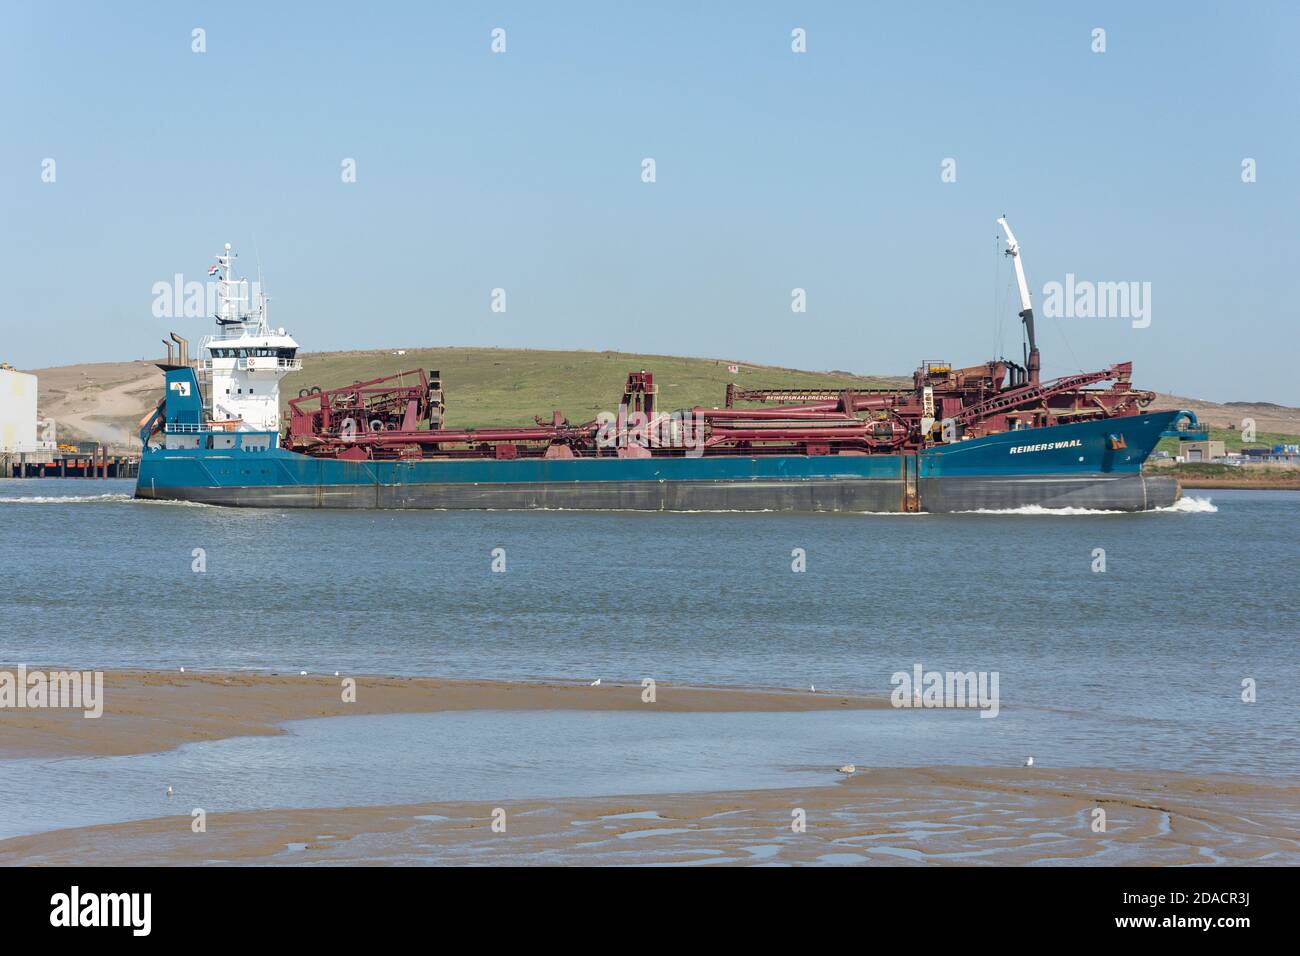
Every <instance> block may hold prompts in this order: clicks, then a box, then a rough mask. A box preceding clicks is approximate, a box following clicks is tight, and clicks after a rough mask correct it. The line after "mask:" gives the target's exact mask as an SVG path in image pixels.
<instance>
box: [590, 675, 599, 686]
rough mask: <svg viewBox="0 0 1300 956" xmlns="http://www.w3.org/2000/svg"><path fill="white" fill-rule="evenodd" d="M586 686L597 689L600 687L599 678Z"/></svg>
mask: <svg viewBox="0 0 1300 956" xmlns="http://www.w3.org/2000/svg"><path fill="white" fill-rule="evenodd" d="M588 686H589V687H599V686H600V678H599V677H597V678H596V679H595V680H594V681H592V682H591V683H590V684H589V685H588Z"/></svg>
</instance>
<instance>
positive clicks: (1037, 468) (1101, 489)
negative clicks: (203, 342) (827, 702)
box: [136, 412, 1180, 511]
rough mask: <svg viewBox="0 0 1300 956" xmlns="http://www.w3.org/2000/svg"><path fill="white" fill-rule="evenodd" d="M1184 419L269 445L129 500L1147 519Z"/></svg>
mask: <svg viewBox="0 0 1300 956" xmlns="http://www.w3.org/2000/svg"><path fill="white" fill-rule="evenodd" d="M1179 414H1180V413H1179V412H1154V413H1150V414H1143V415H1136V416H1132V417H1127V418H1113V419H1109V420H1102V421H1093V422H1082V423H1079V424H1073V425H1057V426H1053V427H1050V428H1037V429H1028V430H1022V431H1016V432H1008V433H1004V434H999V435H992V436H989V437H986V438H976V439H971V440H969V441H963V442H957V443H954V444H951V445H943V446H938V447H935V448H931V449H927V450H925V451H923V452H921V453H920V454H919V455H815V456H805V455H781V456H760V457H753V458H747V457H740V456H717V457H711V456H710V457H701V458H597V459H591V458H588V459H542V458H525V459H516V460H513V461H497V460H495V459H425V460H418V461H383V462H370V461H363V462H350V461H338V460H334V459H321V458H312V457H309V456H306V455H300V454H297V453H294V452H290V451H286V450H284V449H282V448H279V447H275V443H274V442H271V444H270V447H254V449H253V450H245V449H244V448H239V447H236V448H230V449H212V448H188V449H187V448H173V449H166V448H163V449H146V450H145V452H144V453H143V455H142V458H141V463H140V475H139V479H138V482H137V486H136V494H137V496H138V497H142V498H180V499H193V500H200V501H209V502H212V503H216V504H235V505H261V506H270V507H432V508H437V507H448V508H489V507H503V508H510V507H525V508H533V507H573V508H580V509H588V508H591V509H600V508H607V507H615V508H623V507H627V508H633V509H646V510H693V509H694V508H697V507H700V508H713V507H717V508H726V509H730V508H733V507H734V508H737V509H739V510H783V511H784V510H814V511H840V510H880V511H900V510H908V508H909V507H910V506H909V505H908V503H907V502H908V498H909V494H910V496H911V497H912V498H913V499H916V498H919V508H920V510H923V511H924V510H945V511H952V510H966V509H965V508H964V507H963V506H964V505H968V504H970V505H974V506H975V507H986V506H997V507H1018V506H1020V505H1023V504H1042V503H1058V502H1065V503H1069V504H1076V503H1077V504H1081V505H1082V506H1091V507H1109V506H1114V507H1119V508H1123V509H1124V510H1142V509H1143V508H1147V507H1156V506H1159V505H1161V504H1167V503H1172V498H1173V497H1177V487H1176V483H1172V489H1173V491H1172V497H1171V496H1170V491H1169V489H1170V483H1171V482H1172V480H1171V479H1144V478H1142V477H1141V476H1140V470H1141V466H1142V463H1143V462H1144V461H1145V460H1146V458H1147V456H1148V455H1149V454H1150V452H1151V450H1152V449H1153V448H1154V447H1155V445H1156V442H1157V441H1159V439H1160V436H1161V433H1162V432H1163V431H1165V430H1166V429H1167V428H1170V427H1172V423H1173V422H1174V421H1175V420H1176V418H1177V417H1178V415H1179ZM205 436H206V433H201V434H200V436H199V441H200V442H204V441H206V440H207V439H206V437H205ZM1114 438H1118V439H1119V441H1115V440H1114ZM1116 444H1118V445H1120V446H1121V447H1119V448H1114V447H1112V446H1113V445H1116ZM1160 481H1163V482H1165V483H1166V484H1165V485H1162V486H1160V487H1161V488H1162V489H1163V490H1161V491H1159V492H1158V493H1155V494H1154V496H1153V494H1152V492H1151V488H1154V487H1156V486H1155V485H1153V484H1152V482H1160ZM963 489H969V490H968V491H967V490H963ZM976 489H977V490H976ZM1062 496H1064V497H1062ZM1166 499H1168V500H1166ZM939 502H942V503H943V507H941V508H939V509H932V508H931V507H929V506H928V505H929V504H931V503H936V504H937V503H939ZM1153 502H1154V503H1153ZM913 506H915V505H913Z"/></svg>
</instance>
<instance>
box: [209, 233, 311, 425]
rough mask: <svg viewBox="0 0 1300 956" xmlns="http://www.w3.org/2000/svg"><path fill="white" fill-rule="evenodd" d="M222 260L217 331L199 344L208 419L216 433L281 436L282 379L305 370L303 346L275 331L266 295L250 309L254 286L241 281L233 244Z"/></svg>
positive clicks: (228, 244)
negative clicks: (218, 430) (300, 353)
mask: <svg viewBox="0 0 1300 956" xmlns="http://www.w3.org/2000/svg"><path fill="white" fill-rule="evenodd" d="M216 258H217V270H218V271H217V315H216V321H217V331H216V333H214V334H213V335H209V336H207V337H205V338H204V339H203V340H202V341H201V342H200V343H199V366H198V372H199V376H200V379H201V380H202V381H203V382H204V383H205V384H206V385H207V386H208V389H207V390H208V415H209V416H210V418H211V420H212V424H213V426H214V427H218V428H221V427H224V428H225V429H227V430H229V431H279V429H280V379H282V378H284V377H285V376H286V375H288V374H289V373H290V372H294V371H297V370H298V369H300V368H302V359H300V358H298V343H297V342H295V341H294V340H293V337H292V336H291V335H288V334H287V333H286V332H285V331H284V329H273V328H271V326H270V324H269V323H268V320H267V296H266V295H265V294H263V293H262V291H261V290H260V289H258V290H257V292H256V299H257V302H256V304H255V305H254V306H253V307H252V308H251V309H250V307H249V306H250V294H249V284H248V280H247V279H242V278H240V279H237V278H235V273H234V259H235V254H234V253H233V252H231V251H230V243H226V250H225V254H224V255H219V256H217V257H216Z"/></svg>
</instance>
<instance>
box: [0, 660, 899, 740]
mask: <svg viewBox="0 0 1300 956" xmlns="http://www.w3.org/2000/svg"><path fill="white" fill-rule="evenodd" d="M16 669H17V668H16V665H0V670H9V671H16ZM47 669H48V670H57V669H58V668H47ZM348 677H352V678H353V679H354V680H355V681H356V700H355V701H354V702H351V703H345V702H344V700H343V687H342V682H343V681H344V679H346V678H348ZM643 693H644V691H643V688H642V687H641V685H640V684H619V683H608V682H604V681H602V682H601V684H600V686H597V687H592V686H589V685H588V684H587V683H585V682H584V683H579V682H568V683H561V682H543V681H537V682H526V681H487V680H484V681H473V680H443V679H438V678H425V677H374V676H364V675H346V674H340V676H338V677H334V676H333V675H330V676H324V675H319V674H317V675H312V674H309V675H306V676H301V675H297V674H293V675H290V674H265V673H248V672H234V673H206V672H205V673H194V672H189V673H184V674H181V673H164V672H161V671H137V670H122V671H107V672H105V673H104V697H105V704H104V713H103V716H101V717H99V718H96V719H87V718H85V717H83V716H82V712H81V711H80V710H59V709H43V710H28V709H21V710H19V709H0V757H5V756H9V757H15V756H71V755H86V756H94V755H109V754H139V753H156V752H158V751H162V750H169V749H171V748H173V747H179V746H181V745H182V744H186V743H193V742H196V741H201V740H219V739H222V738H226V737H235V736H248V735H263V734H279V733H283V732H284V731H283V729H282V728H281V727H280V724H282V723H283V722H284V721H288V720H303V719H306V718H310V717H339V716H348V715H362V714H404V713H405V714H421V713H435V712H438V711H451V710H510V711H515V710H519V711H526V710H534V711H535V710H590V711H608V710H640V709H648V708H654V709H655V710H656V711H660V712H665V713H743V712H757V711H762V712H765V713H785V712H790V713H795V712H804V711H811V710H831V709H836V708H845V709H853V708H876V707H888V706H889V701H888V700H887V699H884V698H870V697H861V696H854V695H844V694H835V693H832V692H821V691H819V692H816V693H809V692H806V691H792V690H779V689H748V688H732V687H684V686H676V685H672V684H657V685H656V687H655V701H654V702H653V703H647V702H644V701H643V700H642V694H643Z"/></svg>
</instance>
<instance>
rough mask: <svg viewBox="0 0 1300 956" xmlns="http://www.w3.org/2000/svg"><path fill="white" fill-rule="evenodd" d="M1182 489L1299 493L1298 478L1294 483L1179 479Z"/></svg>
mask: <svg viewBox="0 0 1300 956" xmlns="http://www.w3.org/2000/svg"><path fill="white" fill-rule="evenodd" d="M1178 480H1179V482H1180V483H1181V484H1182V486H1183V487H1184V488H1194V489H1206V490H1213V489H1217V490H1219V491H1300V478H1296V479H1295V480H1294V481H1285V480H1277V479H1267V478H1266V479H1263V480H1260V481H1230V480H1225V479H1222V478H1179V479H1178Z"/></svg>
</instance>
